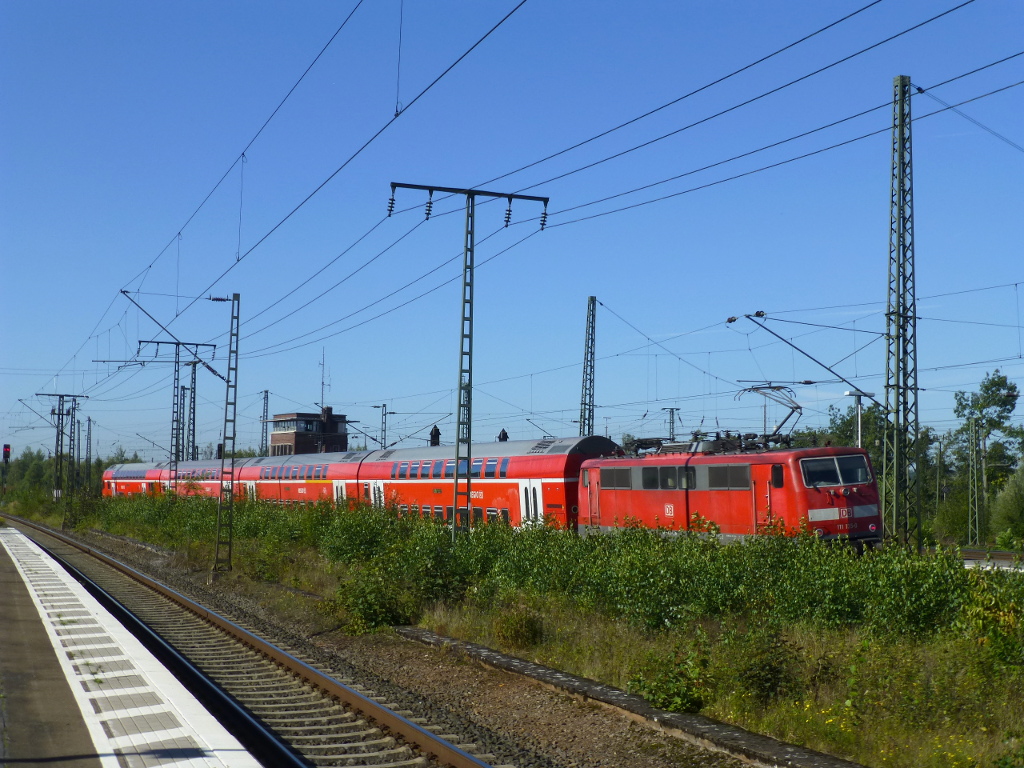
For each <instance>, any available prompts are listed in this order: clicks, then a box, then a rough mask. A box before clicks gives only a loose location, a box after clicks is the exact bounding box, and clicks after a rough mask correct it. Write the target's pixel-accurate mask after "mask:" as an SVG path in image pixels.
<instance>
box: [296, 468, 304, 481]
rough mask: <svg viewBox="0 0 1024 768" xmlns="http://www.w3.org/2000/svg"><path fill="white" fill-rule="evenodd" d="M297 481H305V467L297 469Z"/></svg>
mask: <svg viewBox="0 0 1024 768" xmlns="http://www.w3.org/2000/svg"><path fill="white" fill-rule="evenodd" d="M298 479H299V480H305V479H306V468H305V467H299V478H298Z"/></svg>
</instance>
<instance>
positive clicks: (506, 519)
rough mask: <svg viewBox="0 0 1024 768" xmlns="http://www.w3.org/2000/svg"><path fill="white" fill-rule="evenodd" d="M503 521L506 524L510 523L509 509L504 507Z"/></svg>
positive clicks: (502, 509) (502, 511)
mask: <svg viewBox="0 0 1024 768" xmlns="http://www.w3.org/2000/svg"><path fill="white" fill-rule="evenodd" d="M501 519H502V520H503V521H504V522H505V523H508V508H507V507H502V508H501Z"/></svg>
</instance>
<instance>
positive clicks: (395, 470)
mask: <svg viewBox="0 0 1024 768" xmlns="http://www.w3.org/2000/svg"><path fill="white" fill-rule="evenodd" d="M397 475H398V462H397V461H396V462H394V463H393V464H392V465H391V479H392V480H394V479H395V477H396V476H397Z"/></svg>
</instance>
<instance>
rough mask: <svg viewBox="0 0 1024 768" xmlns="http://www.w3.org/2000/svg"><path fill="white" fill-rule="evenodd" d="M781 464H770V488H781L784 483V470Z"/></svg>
mask: <svg viewBox="0 0 1024 768" xmlns="http://www.w3.org/2000/svg"><path fill="white" fill-rule="evenodd" d="M784 469H785V468H784V467H783V466H782V465H781V464H772V488H782V486H783V485H784V483H785V477H786V475H785V471H784Z"/></svg>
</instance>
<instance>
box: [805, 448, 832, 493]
mask: <svg viewBox="0 0 1024 768" xmlns="http://www.w3.org/2000/svg"><path fill="white" fill-rule="evenodd" d="M800 467H801V469H803V473H804V484H805V485H806V486H807V487H808V488H814V487H815V486H818V485H839V468H838V467H837V466H836V460H835V459H834V458H832V457H831V456H829V457H828V458H827V459H804V460H803V461H801V462H800Z"/></svg>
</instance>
